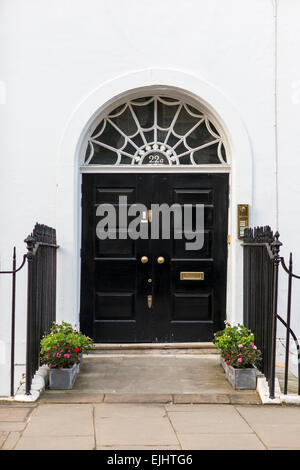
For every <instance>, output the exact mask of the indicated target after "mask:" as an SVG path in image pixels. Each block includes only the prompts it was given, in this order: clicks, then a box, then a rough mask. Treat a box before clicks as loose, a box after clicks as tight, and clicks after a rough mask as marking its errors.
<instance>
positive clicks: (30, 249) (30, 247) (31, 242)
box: [24, 235, 35, 395]
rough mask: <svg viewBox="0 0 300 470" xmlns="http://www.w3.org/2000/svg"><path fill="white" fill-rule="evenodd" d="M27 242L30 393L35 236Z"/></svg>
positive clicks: (27, 362)
mask: <svg viewBox="0 0 300 470" xmlns="http://www.w3.org/2000/svg"><path fill="white" fill-rule="evenodd" d="M24 241H25V243H26V244H27V261H28V279H27V335H26V337H27V340H26V383H25V393H26V395H30V388H31V378H32V377H31V348H32V344H31V334H30V333H31V326H32V325H31V313H32V300H33V299H32V262H33V249H34V245H35V238H34V237H33V236H32V235H29V236H28V237H27V238H26V239H25V240H24Z"/></svg>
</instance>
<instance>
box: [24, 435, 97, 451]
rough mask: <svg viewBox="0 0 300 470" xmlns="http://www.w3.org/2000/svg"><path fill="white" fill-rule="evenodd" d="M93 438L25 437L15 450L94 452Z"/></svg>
mask: <svg viewBox="0 0 300 470" xmlns="http://www.w3.org/2000/svg"><path fill="white" fill-rule="evenodd" d="M93 449H95V442H94V437H93V436H80V437H75V436H57V437H55V436H51V437H45V436H40V437H37V436H35V437H33V436H25V437H24V436H23V437H22V438H21V439H20V440H19V442H18V444H17V445H16V447H15V450H93Z"/></svg>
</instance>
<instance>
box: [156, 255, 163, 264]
mask: <svg viewBox="0 0 300 470" xmlns="http://www.w3.org/2000/svg"><path fill="white" fill-rule="evenodd" d="M157 262H158V264H163V263H164V262H165V258H164V257H163V256H159V257H158V258H157Z"/></svg>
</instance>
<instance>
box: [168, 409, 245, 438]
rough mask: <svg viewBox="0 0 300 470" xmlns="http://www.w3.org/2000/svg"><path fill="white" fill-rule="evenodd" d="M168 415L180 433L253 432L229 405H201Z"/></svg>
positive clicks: (171, 412)
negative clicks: (191, 409) (192, 409)
mask: <svg viewBox="0 0 300 470" xmlns="http://www.w3.org/2000/svg"><path fill="white" fill-rule="evenodd" d="M168 416H169V418H170V421H171V422H172V425H173V427H174V429H175V431H176V433H178V435H179V434H211V433H214V434H216V433H224V434H226V433H251V432H252V429H251V427H250V426H249V425H248V424H247V423H246V422H245V420H244V419H243V418H242V417H241V416H240V415H239V413H238V412H237V411H236V409H235V408H234V407H233V406H228V405H212V406H211V405H199V407H198V408H197V410H194V411H192V412H191V411H182V412H180V413H178V412H173V411H168Z"/></svg>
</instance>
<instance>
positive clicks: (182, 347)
mask: <svg viewBox="0 0 300 470" xmlns="http://www.w3.org/2000/svg"><path fill="white" fill-rule="evenodd" d="M93 351H94V353H99V352H101V354H115V353H118V354H124V355H125V354H140V355H147V354H148V355H153V354H218V351H217V350H216V348H215V346H214V344H213V343H211V342H205V343H118V344H116V343H94V348H93Z"/></svg>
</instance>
